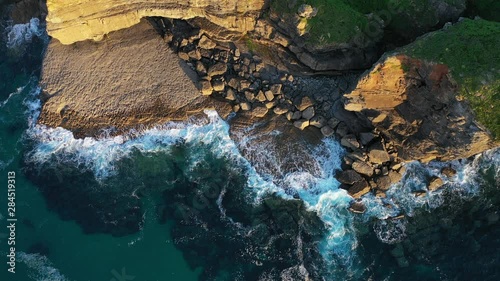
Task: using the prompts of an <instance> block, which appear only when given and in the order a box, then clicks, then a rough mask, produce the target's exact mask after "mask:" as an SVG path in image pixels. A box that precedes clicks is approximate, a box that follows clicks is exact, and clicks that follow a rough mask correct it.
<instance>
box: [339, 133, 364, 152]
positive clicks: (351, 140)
mask: <svg viewBox="0 0 500 281" xmlns="http://www.w3.org/2000/svg"><path fill="white" fill-rule="evenodd" d="M340 144H341V145H342V146H345V147H348V148H350V149H352V150H355V149H358V148H359V143H358V140H357V139H356V136H354V135H347V136H345V137H343V138H342V139H341V140H340Z"/></svg>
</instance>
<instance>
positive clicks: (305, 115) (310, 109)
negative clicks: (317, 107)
mask: <svg viewBox="0 0 500 281" xmlns="http://www.w3.org/2000/svg"><path fill="white" fill-rule="evenodd" d="M314 113H315V112H314V106H310V107H308V108H306V110H304V111H303V112H302V118H304V119H307V120H309V119H311V118H313V117H314Z"/></svg>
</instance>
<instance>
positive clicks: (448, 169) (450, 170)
mask: <svg viewBox="0 0 500 281" xmlns="http://www.w3.org/2000/svg"><path fill="white" fill-rule="evenodd" d="M441 174H443V175H445V176H447V177H448V178H452V177H454V176H455V175H456V174H457V171H455V169H453V168H452V167H443V168H442V169H441Z"/></svg>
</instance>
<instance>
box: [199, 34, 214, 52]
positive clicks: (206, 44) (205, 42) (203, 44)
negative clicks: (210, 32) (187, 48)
mask: <svg viewBox="0 0 500 281" xmlns="http://www.w3.org/2000/svg"><path fill="white" fill-rule="evenodd" d="M198 46H199V47H200V48H203V49H207V50H212V49H214V48H215V47H217V44H215V42H214V41H212V40H210V39H209V38H208V37H207V36H205V35H203V36H201V38H200V41H199V42H198Z"/></svg>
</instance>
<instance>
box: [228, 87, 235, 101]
mask: <svg viewBox="0 0 500 281" xmlns="http://www.w3.org/2000/svg"><path fill="white" fill-rule="evenodd" d="M226 99H227V100H230V101H234V100H236V93H235V92H234V90H233V89H228V90H227V91H226Z"/></svg>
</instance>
